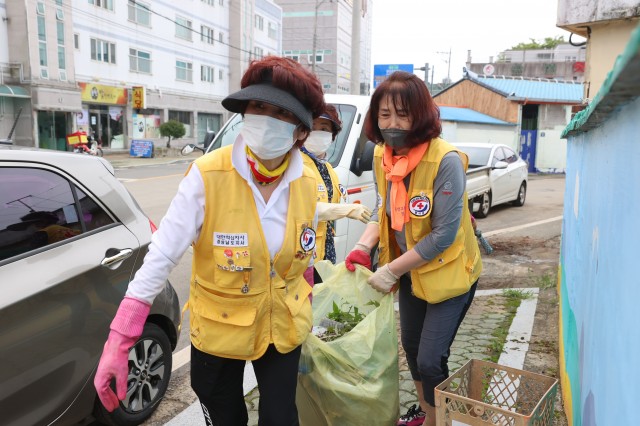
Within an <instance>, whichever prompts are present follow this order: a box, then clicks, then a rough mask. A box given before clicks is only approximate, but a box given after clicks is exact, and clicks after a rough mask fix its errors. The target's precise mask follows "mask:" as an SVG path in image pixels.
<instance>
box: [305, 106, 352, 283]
mask: <svg viewBox="0 0 640 426" xmlns="http://www.w3.org/2000/svg"><path fill="white" fill-rule="evenodd" d="M340 130H342V121H340V117H338V111H337V110H336V107H334V106H333V105H331V104H326V106H325V110H324V112H323V113H322V115H320V116H319V117H316V118H314V119H313V129H311V133H310V134H309V137H308V138H307V140H306V141H305V142H304V145H303V147H302V148H301V149H300V150H301V151H302V159H303V162H304V164H305V166H308V167H309V168H310V169H311V170H313V171H314V174H315V176H316V180H317V181H318V201H322V202H329V203H339V202H340V199H341V198H343V197H344V194H343V193H342V192H343V187H342V185H340V181H339V179H338V175H337V174H336V172H335V171H334V170H333V167H332V166H331V163H329V161H327V150H328V149H329V147H330V146H331V144H332V143H333V142H335V140H336V136H337V135H338V133H340ZM333 236H334V223H333V221H328V222H320V223H318V230H317V235H316V238H317V239H316V259H317V260H329V261H331V263H336V248H335V244H334V242H333ZM318 278H319V277H318V276H316V281H318Z"/></svg>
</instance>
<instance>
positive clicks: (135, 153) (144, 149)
mask: <svg viewBox="0 0 640 426" xmlns="http://www.w3.org/2000/svg"><path fill="white" fill-rule="evenodd" d="M129 155H130V156H131V157H142V158H152V157H153V141H145V140H140V139H133V140H132V141H131V148H130V149H129Z"/></svg>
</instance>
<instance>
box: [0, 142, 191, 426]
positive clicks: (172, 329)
mask: <svg viewBox="0 0 640 426" xmlns="http://www.w3.org/2000/svg"><path fill="white" fill-rule="evenodd" d="M154 230H155V226H154V225H153V223H151V221H150V220H149V219H148V218H147V217H146V216H145V215H144V213H143V212H142V211H141V209H140V207H139V206H138V205H137V204H136V202H135V201H134V199H133V198H132V197H131V195H130V194H129V193H128V192H127V190H126V189H125V188H124V186H123V185H122V184H121V183H120V182H119V181H118V180H117V179H116V177H115V176H114V170H113V168H112V167H111V165H110V164H109V162H107V161H106V160H104V159H102V158H98V157H94V156H89V155H78V154H72V153H62V152H55V151H45V150H28V149H17V148H7V147H0V277H2V280H1V281H0V282H1V286H2V293H0V318H2V320H1V321H0V413H1V420H0V423H2V424H3V425H16V426H18V425H20V426H24V425H47V424H52V423H55V424H56V425H68V424H76V423H78V422H85V423H86V422H87V421H90V420H92V418H95V419H97V420H99V421H101V422H103V423H107V424H118V425H136V424H140V423H141V422H142V421H144V420H145V419H146V418H147V417H149V416H150V415H151V414H152V412H153V411H154V410H155V408H156V407H157V405H158V403H159V402H160V400H161V399H162V397H163V396H164V394H165V391H166V389H167V385H168V383H169V379H170V376H171V361H172V352H173V349H174V348H175V346H176V342H177V338H178V335H179V332H178V327H179V322H180V307H179V303H178V297H177V295H176V293H175V291H174V289H173V287H172V286H171V284H170V283H169V282H167V283H166V286H165V289H164V291H163V292H162V293H161V294H160V295H159V296H158V297H157V298H156V300H155V302H154V304H153V307H152V309H151V314H150V315H149V318H148V320H147V323H146V325H145V328H144V332H143V334H142V336H141V338H140V339H139V341H138V342H137V343H136V345H135V346H134V347H133V348H132V349H131V350H130V352H129V377H128V384H127V385H128V391H127V397H126V399H125V400H124V401H123V402H122V403H121V404H120V408H119V409H117V410H115V411H114V412H113V413H107V412H106V410H104V409H103V408H102V405H101V404H100V402H99V400H98V399H97V395H96V391H95V389H94V386H93V377H94V374H95V371H96V367H97V365H98V360H99V359H100V355H101V353H102V348H103V345H104V343H105V341H106V339H107V335H108V333H109V324H110V323H111V321H112V319H113V317H114V315H115V313H116V310H117V308H118V304H119V303H120V301H121V300H122V298H123V296H124V294H125V292H126V290H127V286H128V285H129V282H130V281H131V279H132V278H133V276H134V274H135V272H136V271H137V270H138V268H139V267H140V266H141V264H142V260H143V258H144V255H145V253H146V251H147V247H148V245H149V243H150V241H151V234H152V232H153V231H154Z"/></svg>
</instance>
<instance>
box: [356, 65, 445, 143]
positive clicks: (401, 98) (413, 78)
mask: <svg viewBox="0 0 640 426" xmlns="http://www.w3.org/2000/svg"><path fill="white" fill-rule="evenodd" d="M387 96H388V97H389V98H390V99H391V102H393V105H394V107H395V109H396V110H405V111H407V114H409V116H411V118H412V120H413V123H412V125H411V129H410V130H409V133H408V134H407V139H406V140H407V145H408V146H410V147H414V146H416V145H419V144H421V143H424V142H428V141H430V140H431V139H433V138H436V137H438V136H440V134H441V133H442V124H441V123H440V109H439V108H438V105H436V103H435V102H434V101H433V98H431V95H430V94H429V90H427V86H426V85H425V84H424V82H423V81H422V80H420V79H419V78H418V76H417V75H415V74H411V73H409V72H405V71H396V72H394V73H393V74H391V75H390V76H389V77H388V78H387V79H386V80H384V81H383V82H382V83H381V84H380V85H379V86H378V87H377V88H376V90H375V91H374V92H373V95H371V103H370V106H369V111H368V112H367V117H366V119H365V123H364V130H365V134H366V135H367V137H368V138H369V140H372V141H374V142H377V143H383V142H384V139H383V137H382V133H381V132H380V127H379V125H378V112H379V110H380V103H381V102H382V101H383V100H384V99H385V98H386V97H387Z"/></svg>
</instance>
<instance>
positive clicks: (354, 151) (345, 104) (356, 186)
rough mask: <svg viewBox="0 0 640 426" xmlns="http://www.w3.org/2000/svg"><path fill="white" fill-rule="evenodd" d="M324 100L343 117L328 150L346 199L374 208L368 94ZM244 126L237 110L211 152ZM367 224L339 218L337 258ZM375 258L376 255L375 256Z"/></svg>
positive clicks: (331, 97)
mask: <svg viewBox="0 0 640 426" xmlns="http://www.w3.org/2000/svg"><path fill="white" fill-rule="evenodd" d="M325 101H326V102H327V103H330V104H333V105H334V106H335V107H336V109H337V110H338V114H339V115H340V119H341V120H342V131H341V132H340V133H339V134H338V137H337V138H336V141H335V142H334V143H333V144H331V147H330V148H329V151H328V152H327V159H328V161H329V162H330V163H331V165H332V166H333V168H334V169H335V171H336V174H337V175H338V178H339V179H340V184H342V186H343V187H344V188H345V192H346V196H347V200H346V202H347V203H362V204H364V205H366V206H368V207H369V208H371V209H373V208H374V207H375V206H376V199H377V194H376V192H375V190H374V187H373V172H372V170H371V168H372V164H373V149H374V147H375V144H374V143H373V142H371V141H369V140H368V139H367V137H366V135H365V134H364V131H363V126H364V118H365V116H366V113H367V110H368V109H369V101H370V97H369V96H357V95H332V94H327V95H325ZM241 126H242V116H241V115H240V114H234V115H233V116H232V117H231V118H230V119H229V120H228V121H227V122H226V123H225V125H224V126H223V127H222V129H220V131H219V132H218V134H217V135H216V136H215V138H213V141H212V142H211V143H210V144H209V145H208V146H207V148H206V152H210V151H212V150H214V149H216V148H220V147H222V146H226V145H231V144H232V143H233V142H234V141H235V139H236V136H238V133H239V132H240V128H241ZM364 228H365V224H363V223H362V222H359V221H357V220H350V219H340V220H338V221H337V222H336V235H335V246H336V261H337V262H342V261H343V260H344V258H345V257H346V256H347V253H349V251H350V250H351V249H352V248H353V246H354V245H355V243H356V242H357V241H358V239H360V236H361V235H362V233H363V232H364ZM374 261H375V259H374Z"/></svg>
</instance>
